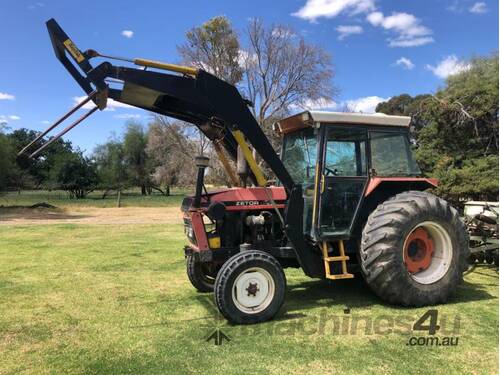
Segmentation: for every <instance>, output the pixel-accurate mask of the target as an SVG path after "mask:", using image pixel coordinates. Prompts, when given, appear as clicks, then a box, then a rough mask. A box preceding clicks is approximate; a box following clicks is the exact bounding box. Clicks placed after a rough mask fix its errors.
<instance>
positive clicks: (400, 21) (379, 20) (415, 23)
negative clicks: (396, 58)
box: [366, 12, 434, 47]
mask: <svg viewBox="0 0 500 375" xmlns="http://www.w3.org/2000/svg"><path fill="white" fill-rule="evenodd" d="M366 20H367V21H368V22H369V23H371V24H372V25H373V26H376V27H382V28H383V29H385V30H389V31H392V32H395V33H396V34H397V36H396V37H395V38H390V39H389V47H416V46H422V45H424V44H428V43H432V42H433V41H434V39H433V38H432V37H431V36H430V35H431V34H432V30H431V29H429V28H427V27H426V26H424V25H422V24H421V21H420V19H418V18H417V17H415V16H414V15H413V14H409V13H392V14H391V15H390V16H387V17H386V16H384V14H383V13H382V12H372V13H370V14H369V15H368V16H367V17H366Z"/></svg>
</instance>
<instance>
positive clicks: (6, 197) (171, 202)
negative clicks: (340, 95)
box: [0, 188, 191, 208]
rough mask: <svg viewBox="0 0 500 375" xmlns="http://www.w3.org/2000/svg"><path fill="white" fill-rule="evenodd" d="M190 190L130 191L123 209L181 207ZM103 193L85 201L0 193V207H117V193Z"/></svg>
mask: <svg viewBox="0 0 500 375" xmlns="http://www.w3.org/2000/svg"><path fill="white" fill-rule="evenodd" d="M190 192H191V191H190V190H189V189H178V188H175V189H172V190H171V194H170V195H169V196H165V195H162V194H160V193H158V192H156V191H155V192H153V193H152V194H151V195H141V194H140V191H138V190H129V191H126V192H124V193H123V194H122V197H121V206H122V207H172V206H177V207H179V206H180V205H181V202H182V199H183V198H184V197H185V196H186V194H187V193H190ZM102 196H103V192H102V191H93V192H91V193H89V194H88V195H87V196H86V197H85V198H83V199H70V198H69V195H68V193H67V192H65V191H62V190H53V191H48V190H23V191H21V193H20V194H18V193H17V192H12V191H11V192H0V206H31V205H33V204H35V203H40V202H46V203H49V204H51V205H53V206H56V207H63V208H64V207H68V208H72V207H116V206H117V194H116V192H111V193H109V194H108V195H107V196H106V197H105V198H102Z"/></svg>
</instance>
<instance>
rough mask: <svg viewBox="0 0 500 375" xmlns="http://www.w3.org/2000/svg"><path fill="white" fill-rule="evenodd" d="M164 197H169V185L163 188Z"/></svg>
mask: <svg viewBox="0 0 500 375" xmlns="http://www.w3.org/2000/svg"><path fill="white" fill-rule="evenodd" d="M165 195H166V196H167V197H169V196H170V185H167V186H165Z"/></svg>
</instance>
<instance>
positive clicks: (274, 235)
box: [23, 20, 469, 324]
mask: <svg viewBox="0 0 500 375" xmlns="http://www.w3.org/2000/svg"><path fill="white" fill-rule="evenodd" d="M47 27H48V30H49V34H50V37H51V40H52V43H53V46H54V50H55V52H56V56H57V57H58V59H59V60H60V61H61V62H62V63H63V65H64V66H65V67H66V68H67V69H68V70H69V72H70V73H71V75H72V76H73V77H74V78H75V79H76V81H77V82H78V83H79V84H80V86H81V87H82V88H83V89H84V90H85V91H86V92H87V94H88V98H87V102H88V101H93V102H94V103H95V105H96V107H95V108H94V109H92V110H90V111H89V113H88V114H87V115H84V116H83V117H82V119H83V118H86V117H87V116H88V115H89V114H90V113H92V112H93V111H95V110H96V109H97V108H99V109H104V108H105V106H106V100H107V98H108V97H109V98H112V99H114V100H116V101H120V102H122V103H126V104H129V105H133V106H136V107H140V108H144V109H146V110H149V111H152V112H155V113H159V114H162V115H167V116H170V117H174V118H177V119H180V120H183V121H188V122H190V123H192V124H194V125H196V126H197V127H198V128H199V129H200V130H201V131H202V132H203V133H204V134H205V136H206V137H207V138H208V139H210V140H211V141H212V142H213V145H214V148H215V150H216V151H217V153H218V155H219V157H220V158H221V162H222V164H223V165H224V166H225V168H226V170H227V173H228V175H229V176H230V178H231V180H232V181H233V185H234V187H232V188H228V189H222V190H218V191H213V192H207V191H206V189H205V186H204V177H205V173H206V171H205V168H206V167H207V165H208V159H207V158H206V157H203V156H201V157H197V158H196V160H195V162H196V165H197V167H198V175H197V184H196V192H195V194H194V195H193V196H190V197H187V198H185V199H184V201H183V203H182V211H183V215H184V225H185V232H186V236H187V238H188V242H189V244H188V245H187V246H186V247H185V249H184V251H185V256H186V260H187V274H188V277H189V280H190V281H191V283H192V284H193V286H194V287H195V288H196V289H198V290H199V291H201V292H211V291H213V292H214V294H215V302H216V304H217V307H218V309H219V310H220V312H221V313H222V314H223V315H224V316H225V317H226V318H227V319H228V320H229V321H231V322H234V323H239V324H250V323H257V322H262V321H265V320H268V319H271V318H272V317H273V316H275V314H276V313H277V312H278V310H279V309H280V307H281V306H282V304H283V301H284V298H285V294H286V278H285V274H284V272H283V269H284V268H287V267H296V268H297V267H298V268H302V270H303V271H304V273H305V274H306V275H307V276H309V277H312V278H325V279H331V280H340V279H350V278H353V277H354V274H355V273H356V272H357V271H360V273H361V274H362V275H363V277H364V279H365V280H366V282H367V284H368V285H369V286H370V288H371V289H372V290H373V291H374V292H375V293H376V294H377V295H378V296H380V297H381V298H382V299H383V300H385V301H387V302H389V303H392V304H399V305H404V306H424V305H433V304H437V303H443V302H445V301H446V300H447V299H448V297H449V296H450V295H451V294H452V293H453V292H454V291H455V289H456V288H457V285H458V284H459V283H460V281H461V280H462V273H463V271H465V270H466V268H467V258H468V255H469V247H468V236H467V232H466V230H465V227H464V225H463V223H462V221H461V220H460V217H459V215H458V213H457V211H456V210H455V209H454V208H453V207H451V206H450V205H449V204H448V203H447V202H445V201H444V200H442V199H440V198H438V197H436V196H434V195H432V194H431V193H428V192H426V190H427V189H429V188H432V187H434V186H436V184H437V181H436V180H433V179H428V178H422V177H420V170H419V168H418V166H417V165H416V163H415V160H414V158H413V155H412V152H411V145H410V141H409V123H410V118H408V117H400V116H386V115H381V114H375V115H363V114H347V113H333V112H331V113H328V112H303V113H300V114H297V115H294V116H291V117H289V118H286V119H284V120H281V121H279V122H278V123H277V124H276V125H275V128H276V131H278V132H279V133H280V134H281V135H282V137H283V143H282V149H281V157H280V156H278V154H277V153H276V151H275V150H274V149H273V147H272V146H271V144H270V142H269V140H268V139H267V138H266V136H265V135H264V133H263V131H262V129H261V127H260V126H259V125H258V123H257V122H256V121H255V119H254V117H253V116H252V114H251V112H250V110H249V108H248V106H249V105H251V103H249V102H248V101H246V100H245V99H244V98H242V97H241V95H240V94H239V92H238V90H237V89H236V88H235V87H234V86H232V85H230V84H228V83H226V82H224V81H222V80H220V79H218V78H217V77H215V76H213V75H211V74H209V73H207V72H205V71H203V70H201V69H195V68H190V67H183V66H177V65H171V64H165V63H160V62H155V61H149V60H144V59H134V60H126V61H129V62H132V63H134V64H136V65H141V66H146V67H150V68H156V69H162V70H168V71H169V72H170V73H168V74H166V73H160V72H157V71H148V70H145V69H144V70H143V69H135V68H131V67H121V66H114V65H112V64H110V63H109V62H107V61H104V62H102V63H100V64H99V65H97V66H95V67H93V66H92V65H91V64H90V62H89V60H90V59H92V58H96V57H107V58H109V59H118V58H114V57H111V56H106V55H102V54H99V53H98V52H96V51H94V50H87V51H85V52H81V51H80V50H79V49H78V48H77V47H76V46H75V45H74V44H73V42H72V41H71V39H69V38H68V36H67V35H66V34H65V33H64V31H63V30H62V29H61V28H60V27H59V25H58V24H57V23H56V22H55V21H54V20H49V21H48V22H47ZM70 58H71V59H72V60H73V62H71V61H70ZM121 60H124V59H121ZM74 64H77V65H78V67H79V69H77V68H76V67H75V65H74ZM172 72H174V73H173V74H172ZM111 83H112V84H113V85H114V86H115V87H113V88H111V87H110V85H111ZM116 86H118V87H116ZM81 105H82V104H81ZM81 105H80V106H81ZM77 108H78V107H77ZM74 111H76V108H75V109H73V110H72V111H70V112H69V114H68V115H65V116H63V118H62V119H61V120H59V121H58V122H56V123H55V124H54V125H53V126H51V127H49V129H48V130H47V131H46V132H44V133H42V134H41V135H40V138H41V137H43V136H44V135H45V134H46V133H47V132H48V131H50V130H52V129H53V128H54V127H55V126H57V125H58V124H59V123H60V122H62V121H63V120H64V119H66V118H67V117H68V116H69V115H70V114H72V113H73V112H74ZM79 121H80V120H78V121H77V122H75V123H74V124H72V125H70V126H69V127H67V128H66V129H65V130H63V131H62V132H61V133H59V134H58V135H57V136H56V137H55V138H53V139H57V138H58V137H59V136H61V135H63V134H65V133H66V132H67V131H68V130H70V129H71V128H72V127H74V126H75V125H76V124H77V123H78V122H79ZM249 144H250V145H251V146H252V148H253V151H255V152H256V153H257V154H258V155H259V156H260V157H261V158H262V160H263V161H264V162H265V163H266V164H267V165H268V167H269V168H270V169H271V170H272V172H273V173H274V175H275V176H276V178H277V180H278V181H277V183H276V184H274V185H272V184H270V183H268V181H266V179H265V177H264V174H263V172H262V171H261V169H260V167H259V164H258V163H257V162H256V160H255V158H254V153H253V152H252V149H251V148H250V146H249ZM46 145H48V143H46V144H45V146H44V147H46ZM29 146H30V145H28V146H27V147H29ZM23 151H25V150H23ZM39 151H40V150H37V151H35V152H34V153H33V154H32V155H34V154H36V153H37V152H39ZM228 158H229V159H232V160H233V161H234V162H235V164H236V170H233V168H232V166H231V163H230V162H229V160H228ZM247 184H248V185H251V187H247Z"/></svg>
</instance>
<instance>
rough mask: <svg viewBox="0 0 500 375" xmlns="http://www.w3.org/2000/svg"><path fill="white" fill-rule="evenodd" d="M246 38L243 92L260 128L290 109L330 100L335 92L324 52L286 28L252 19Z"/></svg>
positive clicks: (243, 59) (330, 69)
mask: <svg viewBox="0 0 500 375" xmlns="http://www.w3.org/2000/svg"><path fill="white" fill-rule="evenodd" d="M247 37H248V39H249V46H248V48H247V50H246V51H245V52H243V53H242V63H243V67H244V81H245V91H246V95H247V96H248V98H249V99H250V100H251V101H252V102H253V103H254V107H253V113H254V116H255V118H256V119H257V121H258V123H259V124H260V125H263V126H267V125H269V121H268V120H269V119H272V118H275V117H277V116H278V117H281V116H283V115H284V114H285V113H287V112H288V111H289V110H290V109H292V108H293V107H301V106H307V104H308V103H311V102H316V101H319V100H331V98H332V96H333V95H334V94H335V93H336V90H335V88H334V86H333V84H332V78H333V68H332V64H331V58H330V56H329V55H328V53H327V52H326V51H325V50H324V49H322V48H320V47H317V46H314V45H311V44H308V43H306V41H305V40H304V39H303V38H301V37H299V36H298V35H297V34H296V33H295V31H294V30H293V29H291V28H290V27H288V26H284V25H271V26H270V27H266V26H265V25H264V24H263V22H262V21H261V20H259V19H253V20H251V21H250V25H249V27H248V29H247Z"/></svg>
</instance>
